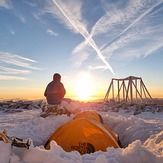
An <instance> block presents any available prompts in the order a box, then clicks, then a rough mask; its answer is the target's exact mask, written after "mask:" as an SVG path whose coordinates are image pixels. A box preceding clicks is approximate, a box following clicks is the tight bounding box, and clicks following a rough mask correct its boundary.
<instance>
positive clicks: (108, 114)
mask: <svg viewBox="0 0 163 163" xmlns="http://www.w3.org/2000/svg"><path fill="white" fill-rule="evenodd" d="M63 105H64V106H65V105H67V106H66V107H67V108H68V109H69V110H71V109H72V112H75V110H78V111H79V110H81V111H82V110H90V109H93V110H96V111H97V112H98V113H99V114H101V116H102V118H103V121H104V123H105V124H106V125H107V126H109V127H110V128H111V129H112V130H113V131H114V132H116V133H117V134H118V135H119V138H120V141H121V143H122V146H123V148H121V149H120V148H119V149H114V148H112V147H108V148H107V152H102V151H97V152H95V153H91V154H85V155H80V154H79V153H78V152H77V151H72V152H65V151H64V150H63V149H62V148H61V147H60V146H58V145H57V144H56V143H55V142H54V141H53V142H52V143H51V149H50V150H45V149H44V146H43V145H44V144H45V142H46V141H47V139H48V138H49V136H50V135H51V134H52V133H53V132H54V131H55V130H56V129H57V128H58V127H60V126H61V125H63V124H65V123H66V122H68V121H70V120H72V119H73V117H74V114H71V115H70V116H67V115H66V114H62V115H57V116H51V117H46V118H43V117H40V116H39V115H40V112H41V109H38V108H36V107H34V108H33V109H32V108H30V110H28V109H23V110H20V112H15V113H12V112H4V109H3V108H2V107H1V108H0V131H2V130H3V129H7V131H8V135H9V136H16V137H19V138H23V139H27V138H31V139H32V140H33V143H32V145H31V146H30V149H25V148H18V147H13V146H11V145H10V144H6V143H4V142H2V141H0V163H162V162H163V112H153V111H151V112H150V110H147V111H143V112H139V114H135V115H134V113H135V112H134V109H132V107H134V106H131V107H130V109H128V110H125V109H122V108H120V107H118V108H116V109H115V108H114V109H109V106H106V104H102V103H100V104H99V103H87V104H84V103H81V102H75V101H74V102H73V101H72V102H71V103H69V104H68V103H66V102H65V103H63ZM152 112H153V113H152Z"/></svg>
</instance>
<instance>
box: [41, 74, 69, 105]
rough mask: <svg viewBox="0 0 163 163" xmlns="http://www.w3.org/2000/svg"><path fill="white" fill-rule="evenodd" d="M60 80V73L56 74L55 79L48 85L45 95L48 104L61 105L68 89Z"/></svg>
mask: <svg viewBox="0 0 163 163" xmlns="http://www.w3.org/2000/svg"><path fill="white" fill-rule="evenodd" d="M60 80H61V76H60V74H54V76H53V81H51V82H50V83H49V84H48V85H47V87H46V89H45V92H44V96H45V97H46V99H47V102H48V104H52V105H59V104H60V103H61V101H62V100H63V97H64V95H65V94H66V90H65V88H64V85H63V84H62V83H61V81H60Z"/></svg>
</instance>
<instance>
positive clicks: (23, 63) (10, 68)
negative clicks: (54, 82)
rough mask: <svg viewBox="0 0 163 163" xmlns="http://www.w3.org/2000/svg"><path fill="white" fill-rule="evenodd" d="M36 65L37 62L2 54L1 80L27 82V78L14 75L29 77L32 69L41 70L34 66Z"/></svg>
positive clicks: (0, 53) (0, 60) (0, 57)
mask: <svg viewBox="0 0 163 163" xmlns="http://www.w3.org/2000/svg"><path fill="white" fill-rule="evenodd" d="M36 63H37V62H36V61H35V60H32V59H29V58H25V57H22V56H20V55H15V54H10V53H5V52H0V64H1V66H0V80H4V79H5V80H12V79H16V80H25V77H21V76H13V75H27V74H30V73H31V69H32V70H41V69H40V68H38V67H35V66H33V64H36ZM22 68H23V69H22Z"/></svg>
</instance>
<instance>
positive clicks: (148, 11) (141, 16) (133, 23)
mask: <svg viewBox="0 0 163 163" xmlns="http://www.w3.org/2000/svg"><path fill="white" fill-rule="evenodd" d="M161 3H162V2H158V3H156V4H155V5H154V6H152V7H151V8H150V9H148V10H147V11H145V12H144V13H143V14H142V15H140V16H139V17H138V18H137V19H136V20H135V21H133V22H132V23H131V24H130V25H129V26H128V27H127V28H126V29H124V31H123V32H121V33H120V34H119V35H118V36H117V37H116V38H115V39H113V40H112V41H110V42H109V43H107V44H105V46H103V47H102V48H101V49H100V50H104V49H105V48H106V47H108V46H110V45H111V44H112V43H113V42H115V41H116V40H118V39H119V38H120V37H121V36H122V35H123V34H124V33H126V32H127V31H128V30H129V29H130V28H131V27H133V25H135V24H136V23H137V22H138V21H140V20H141V19H142V18H143V17H144V16H146V15H147V14H148V13H150V12H151V11H152V10H153V9H154V8H155V7H157V6H158V5H160V4H161Z"/></svg>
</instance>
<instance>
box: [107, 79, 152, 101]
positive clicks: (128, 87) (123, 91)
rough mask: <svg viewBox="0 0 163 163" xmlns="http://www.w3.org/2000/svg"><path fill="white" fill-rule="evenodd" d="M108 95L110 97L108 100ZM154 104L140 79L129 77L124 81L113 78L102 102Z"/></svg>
mask: <svg viewBox="0 0 163 163" xmlns="http://www.w3.org/2000/svg"><path fill="white" fill-rule="evenodd" d="M109 95H111V96H112V97H111V98H109ZM108 99H112V100H114V101H116V102H121V101H124V102H131V103H134V102H136V103H137V102H142V103H155V102H154V100H153V98H152V97H151V95H150V94H149V92H148V90H147V88H146V86H145V84H144V82H143V80H142V78H141V77H134V76H129V77H127V78H124V79H115V78H113V79H112V81H111V83H110V86H109V88H108V90H107V92H106V95H105V98H104V101H105V102H106V101H108Z"/></svg>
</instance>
